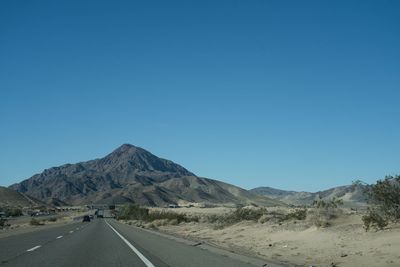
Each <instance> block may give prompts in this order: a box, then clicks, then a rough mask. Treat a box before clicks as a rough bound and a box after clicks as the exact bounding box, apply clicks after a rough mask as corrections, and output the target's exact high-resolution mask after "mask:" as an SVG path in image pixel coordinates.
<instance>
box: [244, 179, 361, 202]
mask: <svg viewBox="0 0 400 267" xmlns="http://www.w3.org/2000/svg"><path fill="white" fill-rule="evenodd" d="M366 187H367V185H362V184H355V185H345V186H338V187H333V188H330V189H327V190H323V191H318V192H297V191H287V190H280V189H276V188H272V187H257V188H254V189H251V190H250V192H253V193H255V194H258V195H261V196H266V197H270V198H273V199H276V200H280V201H282V202H284V203H286V204H291V205H311V204H312V203H313V202H314V201H315V200H317V199H322V200H331V199H333V198H336V199H341V200H343V203H344V205H345V206H347V207H360V206H365V205H366V198H367V196H366V193H365V189H366Z"/></svg>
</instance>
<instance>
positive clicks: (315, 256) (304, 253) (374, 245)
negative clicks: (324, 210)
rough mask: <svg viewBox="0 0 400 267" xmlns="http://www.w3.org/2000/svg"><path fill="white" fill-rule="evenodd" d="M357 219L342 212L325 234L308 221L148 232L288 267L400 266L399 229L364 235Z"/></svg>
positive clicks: (162, 226)
mask: <svg viewBox="0 0 400 267" xmlns="http://www.w3.org/2000/svg"><path fill="white" fill-rule="evenodd" d="M168 210H169V211H171V210H173V211H174V212H179V213H186V214H192V215H200V216H208V215H210V214H223V213H226V212H229V211H231V209H229V208H223V207H220V208H207V209H204V208H203V209H200V208H180V209H168ZM361 216H362V215H361V214H357V213H356V212H351V211H344V212H343V214H341V215H340V216H339V217H338V218H336V219H334V220H332V222H331V225H330V226H328V227H324V228H321V227H316V226H315V225H313V224H312V223H311V222H310V221H309V220H307V219H306V220H289V221H285V222H281V223H278V222H273V221H268V222H265V223H260V222H253V221H241V222H239V223H236V224H233V225H229V226H225V227H219V226H218V227H216V226H215V224H212V223H209V222H202V220H201V219H200V221H199V222H190V223H180V224H169V223H163V222H156V221H155V222H153V223H152V224H151V225H147V227H153V228H155V229H158V230H159V231H162V232H166V233H169V234H173V235H178V236H180V237H184V238H189V239H195V240H202V241H204V242H207V243H209V244H213V245H216V246H219V247H223V248H227V249H229V250H232V251H236V252H239V253H242V254H247V255H253V256H257V257H260V258H264V259H268V260H273V261H276V262H281V263H288V264H290V265H300V266H318V267H320V266H329V267H332V266H343V267H344V266H347V267H354V266H371V267H372V266H374V267H384V266H388V267H398V266H400V253H399V252H400V225H389V226H388V227H387V228H386V229H385V230H383V231H375V230H370V231H368V232H366V231H365V229H364V228H363V223H362V220H361Z"/></svg>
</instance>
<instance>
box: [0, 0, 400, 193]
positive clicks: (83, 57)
mask: <svg viewBox="0 0 400 267" xmlns="http://www.w3.org/2000/svg"><path fill="white" fill-rule="evenodd" d="M399 14H400V1H378V0H376V1H365V0H360V1H349V0H343V1H281V0H279V1H187V0H184V1H98V0H96V1H11V0H10V1H1V2H0V185H10V184H12V183H15V182H19V181H21V180H23V179H25V178H28V177H30V176H31V175H33V174H35V173H38V172H41V171H42V170H43V169H45V168H49V167H52V166H58V165H61V164H64V163H74V162H78V161H84V160H89V159H93V158H98V157H102V156H104V155H106V154H107V153H109V152H111V151H112V150H113V149H115V148H116V147H118V146H119V145H121V144H122V143H131V144H134V145H137V146H141V147H143V148H145V149H147V150H149V151H151V152H152V153H154V154H156V155H158V156H161V157H164V158H168V159H171V160H173V161H175V162H177V163H179V164H181V165H183V166H185V167H186V168H188V169H189V170H191V171H193V172H194V173H196V174H197V175H199V176H204V177H210V178H215V179H219V180H223V181H226V182H229V183H233V184H236V185H239V186H242V187H244V188H252V187H256V186H273V187H277V188H283V189H294V190H311V191H315V190H320V189H325V188H328V187H331V186H336V185H342V184H349V183H351V181H353V180H355V179H362V180H364V181H366V182H373V181H375V180H377V179H379V178H382V177H384V176H385V175H386V174H396V173H400V139H399V132H400V107H399V103H400V16H399Z"/></svg>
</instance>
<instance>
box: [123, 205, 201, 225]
mask: <svg viewBox="0 0 400 267" xmlns="http://www.w3.org/2000/svg"><path fill="white" fill-rule="evenodd" d="M117 219H119V220H140V221H145V222H153V221H161V220H163V221H164V222H165V221H170V224H179V223H181V222H198V221H199V217H197V216H188V215H186V214H184V213H177V212H172V211H164V210H162V211H158V210H153V211H150V210H149V209H148V208H143V207H139V206H137V205H132V204H130V205H126V206H124V207H123V208H122V209H121V210H120V211H119V212H118V213H117Z"/></svg>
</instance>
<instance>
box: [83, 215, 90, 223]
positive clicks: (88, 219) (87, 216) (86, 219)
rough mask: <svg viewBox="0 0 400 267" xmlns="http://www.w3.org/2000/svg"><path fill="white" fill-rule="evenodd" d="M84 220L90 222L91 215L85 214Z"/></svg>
mask: <svg viewBox="0 0 400 267" xmlns="http://www.w3.org/2000/svg"><path fill="white" fill-rule="evenodd" d="M82 222H90V217H89V215H85V216H83V220H82Z"/></svg>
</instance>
